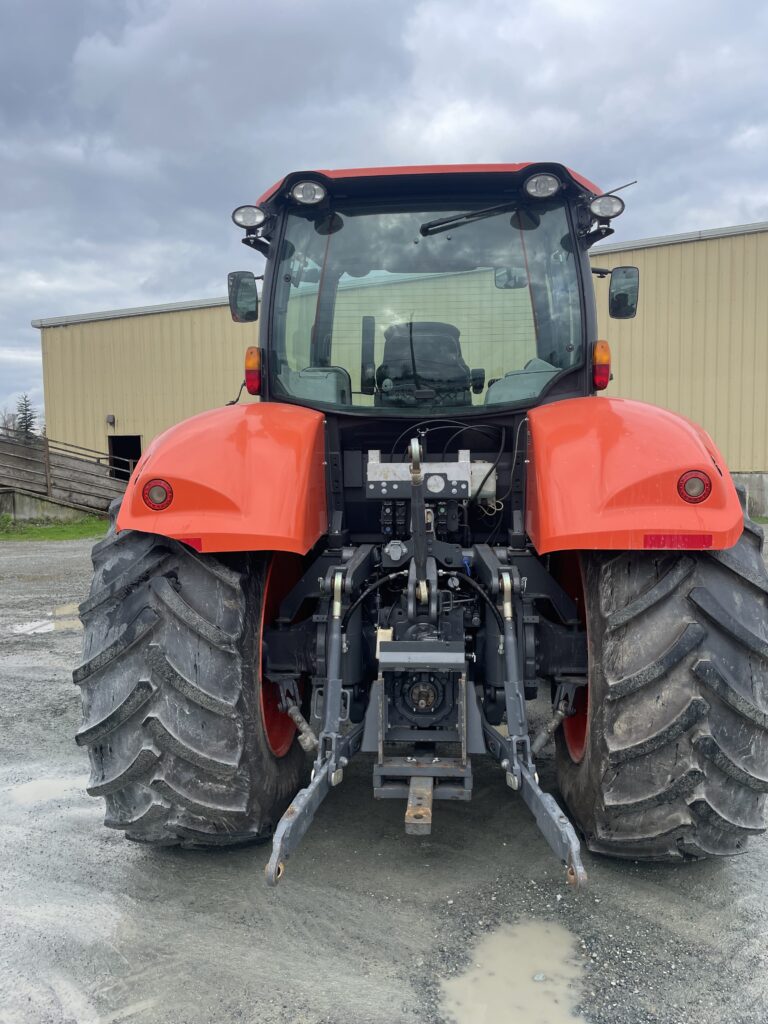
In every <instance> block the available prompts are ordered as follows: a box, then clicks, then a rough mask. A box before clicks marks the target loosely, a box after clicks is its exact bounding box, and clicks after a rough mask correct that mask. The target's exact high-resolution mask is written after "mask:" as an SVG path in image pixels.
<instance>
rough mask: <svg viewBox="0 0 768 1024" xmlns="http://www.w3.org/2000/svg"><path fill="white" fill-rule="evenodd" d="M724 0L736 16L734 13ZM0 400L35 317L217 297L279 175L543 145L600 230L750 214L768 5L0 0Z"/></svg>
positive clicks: (765, 205) (763, 216)
mask: <svg viewBox="0 0 768 1024" xmlns="http://www.w3.org/2000/svg"><path fill="white" fill-rule="evenodd" d="M737 14H738V16H736V15H737ZM1 17H2V22H3V23H2V25H0V69H1V70H0V86H1V87H0V180H1V181H2V182H3V188H2V194H1V196H0V408H2V407H3V406H4V405H8V404H11V403H12V402H13V401H14V399H15V396H16V395H17V394H18V393H19V392H20V391H22V390H27V391H30V392H31V393H32V395H33V398H34V400H35V401H36V402H38V403H40V402H41V401H42V393H41V385H40V369H39V361H38V356H39V338H38V337H37V332H35V331H34V330H33V329H32V328H30V327H29V320H30V319H31V318H33V317H40V316H53V315H57V314H63V313H75V312H85V311H91V310H95V309H100V308H102V309H103V308H110V307H116V306H126V305H131V304H142V303H151V302H162V301H174V300H181V299H185V298H199V297H203V296H208V295H211V294H221V293H222V292H223V290H224V287H223V285H224V279H225V275H226V272H227V270H228V269H231V268H232V267H234V266H239V265H241V264H242V265H243V266H247V265H248V260H249V254H247V253H245V252H244V250H243V249H242V248H241V247H240V245H239V240H238V234H237V232H236V231H235V230H234V228H233V227H232V226H231V224H230V222H229V212H230V211H231V209H232V208H233V207H234V206H236V205H238V204H239V203H242V202H247V201H249V200H252V199H255V198H256V197H257V196H258V194H259V193H260V192H261V191H262V190H263V188H265V187H266V186H268V185H269V184H271V183H272V182H273V181H275V180H276V179H277V178H279V177H280V176H281V175H282V174H283V173H285V172H286V171H288V170H290V169H294V168H303V167H312V166H314V167H333V166H360V165H366V164H385V163H419V162H457V163H463V162H474V161H483V162H485V161H496V160H499V161H507V160H519V159H555V160H562V161H563V162H565V163H568V164H570V165H571V166H573V167H576V168H577V169H578V170H580V171H582V173H584V174H586V175H587V176H588V177H590V178H592V179H593V180H596V181H598V182H600V183H601V184H603V185H604V186H606V187H610V186H614V185H617V184H620V183H622V182H624V181H627V180H629V179H631V178H635V177H637V178H639V179H640V184H639V185H637V186H635V188H634V189H632V190H631V191H630V192H628V193H627V196H626V197H627V200H628V210H627V213H626V214H625V215H624V218H623V223H621V222H619V223H620V229H619V231H618V233H617V237H618V238H627V239H629V238H636V237H642V236H645V235H655V234H664V233H670V232H676V231H684V230H693V229H698V228H707V227H716V226H719V225H724V224H732V223H743V222H748V221H755V220H768V185H767V184H766V181H765V172H764V169H765V166H766V158H767V157H768V68H767V66H766V62H765V59H764V52H765V47H766V42H768V9H766V8H765V6H764V5H751V4H743V5H740V7H739V10H738V12H735V11H734V9H733V8H725V7H724V6H723V5H722V4H721V3H719V2H715V0H704V2H696V3H694V2H693V0H684V2H681V3H679V4H669V3H661V2H659V0H650V2H648V3H645V4H642V5H635V6H634V7H633V8H632V11H631V14H629V15H627V9H626V7H625V6H622V5H616V4H615V3H609V2H608V0H582V2H581V3H580V4H578V5H577V4H572V3H571V2H570V0H535V2H534V0H519V2H517V3H515V4H510V3H509V2H508V0H476V2H475V3H474V4H472V5H469V4H467V3H465V2H464V0H411V2H405V0H390V2H388V3H387V4H381V3H379V2H373V0H361V2H359V3H354V4H351V3H348V2H345V0H325V2H324V3H323V4H316V3H311V2H310V0H285V2H282V3H277V2H275V0H272V2H271V3H266V2H261V0H219V2H218V3H216V4H211V3H209V2H207V0H120V2H114V0H72V2H68V3H66V4H62V3H60V2H59V0H25V2H23V3H22V2H20V0H6V3H5V4H4V5H3V13H2V16H1Z"/></svg>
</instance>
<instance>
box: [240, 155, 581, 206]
mask: <svg viewBox="0 0 768 1024" xmlns="http://www.w3.org/2000/svg"><path fill="white" fill-rule="evenodd" d="M523 171H526V172H528V173H526V174H525V175H524V177H528V175H529V174H530V173H535V172H537V171H538V172H542V173H544V172H549V173H553V174H558V175H559V176H561V177H562V178H563V180H564V181H565V182H566V183H569V182H570V183H571V184H573V185H575V186H576V187H577V189H578V190H579V191H583V192H587V193H589V194H590V195H601V189H600V188H599V187H598V186H597V185H595V184H594V183H593V182H591V181H589V179H587V178H585V177H583V176H582V175H581V174H578V173H577V172H576V171H573V170H571V169H570V168H569V167H565V166H564V165H563V164H558V163H548V162H528V163H519V164H424V165H421V166H419V165H416V166H403V167H347V168H343V169H337V170H314V171H293V172H291V173H290V174H287V175H286V176H285V177H283V178H281V179H280V181H277V182H275V184H274V185H273V186H272V187H271V188H269V189H267V191H266V192H265V193H264V194H263V195H262V196H260V197H259V199H258V200H257V204H258V205H259V206H262V205H265V204H268V203H269V202H270V200H273V199H275V198H276V197H277V194H278V193H279V192H280V191H282V190H283V189H284V188H285V189H287V188H289V187H290V186H291V185H293V184H295V183H296V182H297V181H301V180H302V178H310V179H314V180H318V179H320V180H323V179H325V180H326V181H328V182H339V183H341V182H345V183H348V184H349V185H358V186H359V185H361V184H363V182H367V183H368V184H369V185H370V184H372V182H370V179H372V178H385V179H395V178H402V179H404V181H403V184H406V182H407V179H411V183H412V184H416V183H417V182H418V180H419V179H420V178H421V179H423V177H424V176H427V175H438V174H439V175H446V177H454V178H459V177H464V176H472V177H474V178H476V179H477V180H478V182H479V181H480V180H482V181H483V183H484V184H486V185H487V184H490V181H489V179H493V178H494V177H496V176H497V175H498V176H499V177H500V178H501V177H506V178H510V177H512V178H513V179H519V180H522V178H523V175H522V173H521V172H523ZM499 183H500V182H499ZM391 184H394V181H392V182H391ZM510 184H517V180H513V181H512V182H510Z"/></svg>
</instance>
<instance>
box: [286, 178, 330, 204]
mask: <svg viewBox="0 0 768 1024" xmlns="http://www.w3.org/2000/svg"><path fill="white" fill-rule="evenodd" d="M327 194H328V193H327V190H326V189H325V187H324V186H323V185H321V184H320V182H319V181H300V182H299V183H298V184H297V185H294V186H293V188H292V189H291V196H292V197H293V198H294V199H295V200H296V202H297V203H304V204H305V205H306V206H314V204H315V203H321V202H322V201H323V199H325V197H326V195H327Z"/></svg>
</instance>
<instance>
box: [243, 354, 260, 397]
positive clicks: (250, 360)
mask: <svg viewBox="0 0 768 1024" xmlns="http://www.w3.org/2000/svg"><path fill="white" fill-rule="evenodd" d="M245 390H246V391H247V392H248V394H249V395H260V394H261V349H260V348H256V346H255V345H251V347H250V348H247V349H246V350H245Z"/></svg>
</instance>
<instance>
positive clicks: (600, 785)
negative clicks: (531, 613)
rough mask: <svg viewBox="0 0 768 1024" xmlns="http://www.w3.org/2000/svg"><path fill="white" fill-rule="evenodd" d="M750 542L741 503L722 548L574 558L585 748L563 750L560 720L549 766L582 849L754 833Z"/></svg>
mask: <svg viewBox="0 0 768 1024" xmlns="http://www.w3.org/2000/svg"><path fill="white" fill-rule="evenodd" d="M741 498H742V506H744V497H743V495H741ZM762 540H763V538H762V531H761V530H760V528H759V527H758V526H756V524H755V523H753V522H752V521H751V520H750V519H749V518H748V516H747V514H746V511H745V514H744V532H743V534H742V536H741V539H740V540H739V541H738V543H737V544H736V545H735V546H734V547H732V548H730V549H729V550H727V551H713V552H710V553H700V552H685V553H678V552H654V553H653V554H651V553H648V552H640V551H630V552H620V553H617V552H600V553H585V554H583V555H582V556H581V564H582V579H583V587H584V602H585V610H586V618H587V630H588V636H589V664H590V674H589V708H588V711H587V716H588V726H587V736H586V745H585V749H584V754H583V757H582V758H581V759H580V760H575V759H574V758H573V757H572V756H571V753H570V752H569V748H568V744H567V742H566V738H565V736H564V735H563V730H562V729H561V730H558V735H557V768H558V782H559V787H560V791H561V793H562V796H563V798H564V801H565V803H566V806H567V807H568V809H569V811H570V814H571V816H572V817H573V819H574V820H575V822H576V824H577V826H578V827H579V828H580V829H581V831H582V833H583V835H584V837H585V840H586V843H587V845H588V847H589V848H590V849H591V850H593V851H595V852H598V853H604V854H609V855H612V856H616V857H629V858H634V859H637V860H680V859H692V858H693V859H697V858H702V857H706V856H723V855H728V854H736V853H741V852H742V851H743V850H744V849H745V846H746V843H747V839H748V837H749V836H750V835H752V834H754V833H759V832H762V831H764V830H765V825H766V822H765V799H766V792H768V573H766V568H765V564H764V562H763V559H762V554H761V550H762Z"/></svg>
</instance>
